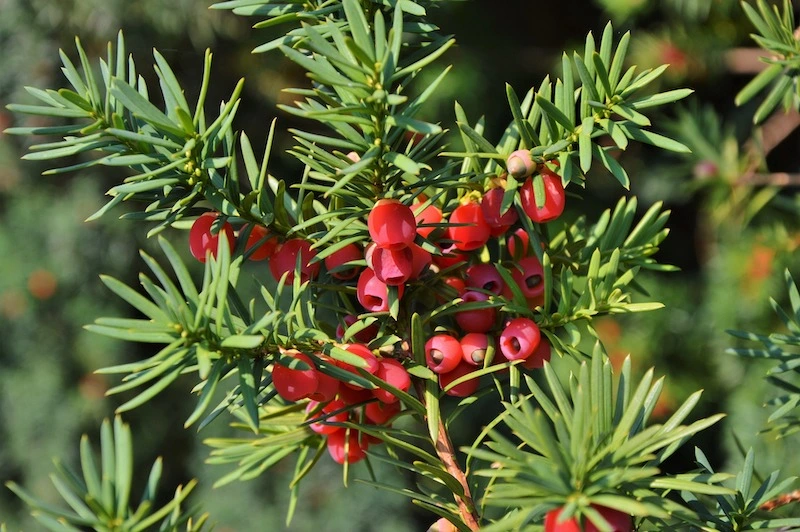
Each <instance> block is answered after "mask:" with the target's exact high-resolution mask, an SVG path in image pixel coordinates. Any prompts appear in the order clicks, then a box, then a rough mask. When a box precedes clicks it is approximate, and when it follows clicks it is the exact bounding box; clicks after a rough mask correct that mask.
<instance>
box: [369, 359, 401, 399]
mask: <svg viewBox="0 0 800 532" xmlns="http://www.w3.org/2000/svg"><path fill="white" fill-rule="evenodd" d="M375 376H376V377H378V378H379V379H381V380H382V381H385V382H387V383H388V384H391V385H392V386H394V387H395V388H397V389H399V390H401V391H404V392H407V391H408V389H409V388H411V375H409V374H408V371H407V370H406V368H405V367H403V365H402V364H401V363H400V362H398V361H397V360H395V359H393V358H382V359H380V360H378V370H377V371H376V372H375ZM372 395H374V396H375V397H376V398H377V399H378V400H379V401H381V402H382V403H396V402H398V401H399V400H400V399H399V398H398V397H397V396H396V395H394V394H393V393H392V392H390V391H389V390H384V389H382V388H375V389H374V390H372Z"/></svg>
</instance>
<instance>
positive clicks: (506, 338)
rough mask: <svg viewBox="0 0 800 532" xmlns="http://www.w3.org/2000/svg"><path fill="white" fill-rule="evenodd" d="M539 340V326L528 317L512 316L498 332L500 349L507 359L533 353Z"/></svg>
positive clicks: (526, 356) (519, 357) (523, 357)
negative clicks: (501, 330) (499, 332)
mask: <svg viewBox="0 0 800 532" xmlns="http://www.w3.org/2000/svg"><path fill="white" fill-rule="evenodd" d="M540 340H541V332H540V331H539V327H538V326H537V325H536V323H534V321H533V320H530V319H528V318H514V319H513V320H511V321H510V322H508V325H506V327H505V329H503V332H502V333H501V334H500V351H502V353H503V355H505V357H506V358H507V359H508V360H521V359H525V358H528V357H529V356H531V355H532V354H533V352H534V351H535V350H536V348H537V347H539V342H540Z"/></svg>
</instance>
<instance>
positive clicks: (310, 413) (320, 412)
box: [306, 400, 348, 434]
mask: <svg viewBox="0 0 800 532" xmlns="http://www.w3.org/2000/svg"><path fill="white" fill-rule="evenodd" d="M321 404H323V403H320V402H318V401H309V402H308V406H306V416H307V418H308V420H314V422H313V423H311V424H309V425H308V427H309V428H310V429H311V430H313V431H314V432H316V433H317V434H333V433H334V432H337V431H340V430H343V429H342V427H337V426H335V425H330V424H329V423H344V422H345V421H347V418H348V412H347V410H342V409H344V408H347V405H346V404H344V403H343V402H342V401H338V400H336V401H331V402H329V403H328V404H325V405H324V406H322V408H320V405H321ZM337 410H342V411H341V412H338V413H336V414H333V415H329V414H331V413H332V412H336V411H337ZM322 418H324V419H322Z"/></svg>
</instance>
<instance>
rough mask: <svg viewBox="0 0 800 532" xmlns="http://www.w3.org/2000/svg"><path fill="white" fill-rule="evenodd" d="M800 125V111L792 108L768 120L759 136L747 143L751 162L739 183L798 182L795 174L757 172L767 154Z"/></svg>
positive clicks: (791, 183)
mask: <svg viewBox="0 0 800 532" xmlns="http://www.w3.org/2000/svg"><path fill="white" fill-rule="evenodd" d="M798 127H800V113H798V112H797V110H795V109H792V110H791V111H789V112H787V113H776V114H774V115H772V116H771V117H770V118H769V120H767V121H766V122H765V123H764V125H763V126H762V127H761V129H760V130H759V135H758V137H755V138H753V139H751V140H749V141H748V142H747V143H746V144H745V148H746V150H747V152H748V155H749V159H750V163H749V164H748V165H747V169H746V170H745V171H744V172H743V173H742V176H741V177H740V178H739V180H738V183H739V184H743V185H744V184H748V185H758V184H769V185H776V186H791V185H794V184H796V182H795V178H794V177H793V174H786V173H780V172H779V173H773V174H762V173H758V172H756V170H758V168H759V167H760V166H761V165H762V163H763V161H764V159H766V157H767V155H769V153H770V152H771V151H772V150H774V149H775V148H776V147H777V146H778V145H780V143H781V142H783V141H784V140H786V138H787V137H788V136H789V135H791V134H792V132H794V130H795V129H797V128H798Z"/></svg>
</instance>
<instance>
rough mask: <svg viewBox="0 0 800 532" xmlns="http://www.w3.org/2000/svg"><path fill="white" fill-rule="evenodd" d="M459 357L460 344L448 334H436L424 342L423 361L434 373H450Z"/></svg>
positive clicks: (459, 359)
mask: <svg viewBox="0 0 800 532" xmlns="http://www.w3.org/2000/svg"><path fill="white" fill-rule="evenodd" d="M461 356H462V355H461V344H460V343H459V341H458V340H456V339H455V338H453V337H452V336H450V335H449V334H437V335H436V336H433V337H431V338H430V339H428V341H427V342H425V361H426V362H427V364H428V367H429V368H431V369H432V370H433V371H435V372H436V373H447V372H448V371H452V370H453V369H454V368H455V367H456V366H457V365H458V363H459V362H460V361H461Z"/></svg>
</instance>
